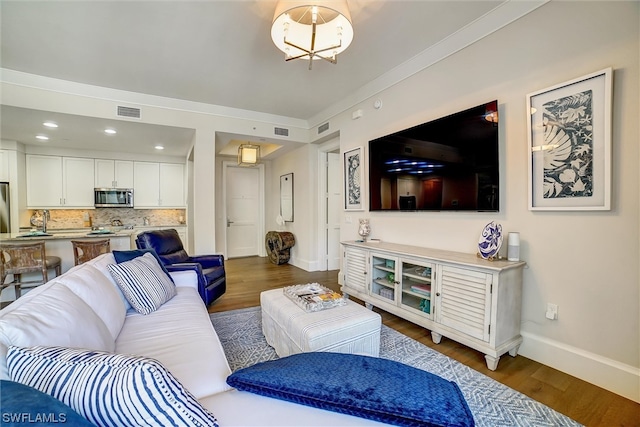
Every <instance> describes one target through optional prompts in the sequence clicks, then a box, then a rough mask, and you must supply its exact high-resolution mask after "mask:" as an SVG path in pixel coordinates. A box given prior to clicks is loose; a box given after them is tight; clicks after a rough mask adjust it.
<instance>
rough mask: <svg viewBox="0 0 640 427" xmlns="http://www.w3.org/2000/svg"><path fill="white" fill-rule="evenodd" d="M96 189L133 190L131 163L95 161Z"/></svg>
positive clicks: (124, 161)
mask: <svg viewBox="0 0 640 427" xmlns="http://www.w3.org/2000/svg"><path fill="white" fill-rule="evenodd" d="M95 166H96V182H95V187H96V188H133V162H132V161H129V160H107V159H96V164H95Z"/></svg>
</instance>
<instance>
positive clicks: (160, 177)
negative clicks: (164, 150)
mask: <svg viewBox="0 0 640 427" xmlns="http://www.w3.org/2000/svg"><path fill="white" fill-rule="evenodd" d="M133 172H134V186H133V189H134V191H133V203H134V206H135V207H136V208H158V207H162V208H183V207H184V206H185V197H184V193H185V191H184V183H185V180H184V165H182V164H178V163H152V162H134V169H133Z"/></svg>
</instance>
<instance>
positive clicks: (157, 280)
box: [107, 253, 176, 314]
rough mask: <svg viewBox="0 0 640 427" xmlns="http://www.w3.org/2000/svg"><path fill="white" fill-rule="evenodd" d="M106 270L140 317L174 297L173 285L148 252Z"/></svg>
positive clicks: (174, 286) (174, 288)
mask: <svg viewBox="0 0 640 427" xmlns="http://www.w3.org/2000/svg"><path fill="white" fill-rule="evenodd" d="M107 268H108V269H109V272H110V273H111V275H112V276H113V279H114V280H115V281H116V283H117V284H118V286H119V287H120V289H122V293H123V294H124V296H125V297H126V298H127V300H128V301H129V303H130V304H131V307H133V308H134V309H135V310H136V311H137V312H138V313H140V314H149V313H153V312H154V311H156V310H157V309H159V308H160V306H162V304H164V303H165V302H167V301H169V300H170V299H171V298H173V297H174V296H175V295H176V285H175V284H174V283H173V282H172V281H171V279H169V277H167V275H166V274H165V272H164V271H163V270H162V268H161V267H160V264H158V261H157V260H156V259H155V258H154V257H153V255H151V254H149V253H146V254H144V255H143V256H140V257H137V258H134V259H132V260H131V261H125V262H121V263H120V264H111V265H108V266H107Z"/></svg>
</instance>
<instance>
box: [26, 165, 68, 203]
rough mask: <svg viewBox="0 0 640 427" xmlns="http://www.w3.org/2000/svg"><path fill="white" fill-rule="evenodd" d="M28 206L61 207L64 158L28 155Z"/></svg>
mask: <svg viewBox="0 0 640 427" xmlns="http://www.w3.org/2000/svg"><path fill="white" fill-rule="evenodd" d="M26 163H27V206H28V207H30V208H40V207H61V206H62V205H63V203H62V157H56V156H37V155H27V156H26Z"/></svg>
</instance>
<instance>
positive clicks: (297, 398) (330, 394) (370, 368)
mask: <svg viewBox="0 0 640 427" xmlns="http://www.w3.org/2000/svg"><path fill="white" fill-rule="evenodd" d="M227 383H228V384H229V385H230V386H232V387H235V388H236V389H238V390H244V391H248V392H252V393H256V394H260V395H263V396H268V397H272V398H276V399H282V400H287V401H290V402H294V403H299V404H302V405H308V406H313V407H316V408H320V409H326V410H329V411H334V412H339V413H343V414H349V415H354V416H358V417H363V418H368V419H372V420H375V421H380V422H383V423H388V424H394V425H400V426H460V427H471V426H474V425H475V422H474V420H473V415H472V414H471V411H470V409H469V407H468V405H467V402H466V400H465V399H464V396H463V395H462V392H461V391H460V388H459V387H458V385H457V384H456V383H454V382H451V381H447V380H445V379H443V378H440V377H439V376H437V375H434V374H431V373H429V372H426V371H423V370H421V369H417V368H414V367H411V366H408V365H405V364H402V363H399V362H394V361H392V360H387V359H380V358H376V357H370V356H362V355H354V354H343V353H329V352H311V353H301V354H295V355H292V356H288V357H283V358H281V359H277V360H272V361H268V362H263V363H258V364H256V365H253V366H250V367H247V368H244V369H241V370H239V371H236V372H234V373H233V374H231V375H230V376H229V377H228V378H227Z"/></svg>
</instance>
